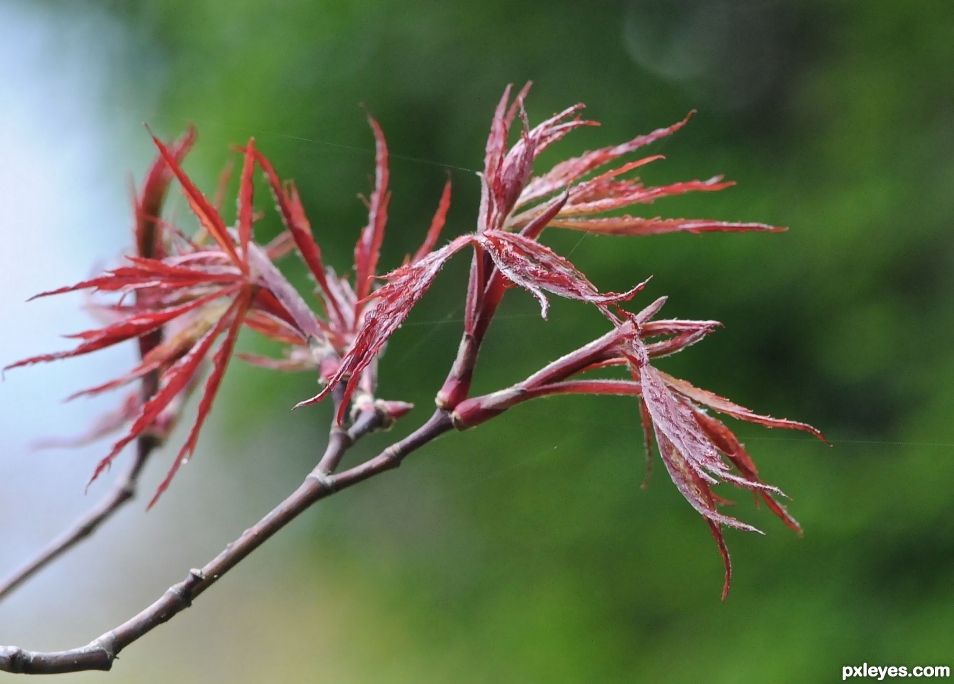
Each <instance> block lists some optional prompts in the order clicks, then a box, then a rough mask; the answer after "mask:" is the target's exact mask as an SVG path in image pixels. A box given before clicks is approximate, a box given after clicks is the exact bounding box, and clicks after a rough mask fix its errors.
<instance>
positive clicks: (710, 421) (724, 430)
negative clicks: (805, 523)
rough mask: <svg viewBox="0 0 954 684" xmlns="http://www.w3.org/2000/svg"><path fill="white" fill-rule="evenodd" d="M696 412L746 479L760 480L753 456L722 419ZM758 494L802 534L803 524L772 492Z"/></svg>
mask: <svg viewBox="0 0 954 684" xmlns="http://www.w3.org/2000/svg"><path fill="white" fill-rule="evenodd" d="M694 413H695V417H696V421H697V422H698V423H699V425H700V426H701V427H702V429H703V430H704V431H705V433H706V435H708V437H709V439H711V440H712V443H713V444H715V445H716V446H717V447H718V448H719V450H720V451H722V453H724V454H725V455H726V456H727V457H728V458H729V460H731V461H732V464H733V465H734V466H735V467H736V468H738V470H739V472H740V473H742V475H743V476H744V477H745V478H746V479H749V480H753V481H760V480H759V472H758V469H757V468H756V467H755V462H754V461H752V457H751V456H749V454H748V452H747V451H746V450H745V447H743V446H742V444H741V443H740V442H739V440H738V439H737V438H736V436H735V435H734V434H733V433H732V431H731V430H730V429H729V428H728V427H726V425H725V424H724V423H722V421H719V420H717V419H715V418H713V417H712V416H709V415H706V414H705V413H703V412H702V411H698V410H697V411H695V412H694ZM757 495H758V496H760V497H761V498H762V500H763V501H765V504H766V505H767V506H768V507H769V510H771V511H772V512H773V513H774V514H775V515H776V516H778V517H779V519H781V520H782V522H784V523H785V524H786V525H787V526H788V527H789V528H791V529H792V530H794V531H795V532H796V533H798V534H799V535H801V534H802V528H801V525H799V524H798V521H797V520H795V518H793V517H792V516H791V514H790V513H789V512H788V511H787V510H786V509H785V507H784V506H783V505H782V504H780V503H779V502H778V501H776V500H775V499H774V498H773V497H772V495H771V494H769V493H768V492H765V491H759V492H757Z"/></svg>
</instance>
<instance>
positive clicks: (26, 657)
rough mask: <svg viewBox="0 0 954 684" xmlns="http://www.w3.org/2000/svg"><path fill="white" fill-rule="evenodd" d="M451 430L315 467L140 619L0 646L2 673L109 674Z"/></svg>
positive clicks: (344, 436) (437, 421)
mask: <svg viewBox="0 0 954 684" xmlns="http://www.w3.org/2000/svg"><path fill="white" fill-rule="evenodd" d="M375 415H377V414H375ZM377 420H380V418H378V419H377ZM357 425H358V422H356V423H355V426H353V430H352V431H353V432H355V433H359V432H360V433H364V432H368V431H370V429H371V428H370V427H368V426H363V427H362V428H361V429H360V430H356V429H354V428H355V427H356V426H357ZM451 427H452V423H451V417H450V414H449V413H448V412H446V411H442V410H437V411H436V412H435V413H434V415H432V416H431V417H430V419H428V420H427V421H426V422H425V423H424V424H423V425H421V426H420V427H419V428H418V429H417V430H415V431H414V432H412V433H411V434H410V435H408V436H407V437H405V438H404V439H402V440H400V441H398V442H395V443H394V444H392V445H391V446H389V447H388V448H386V449H385V450H384V451H382V452H381V453H380V454H378V455H377V456H375V457H373V458H371V459H370V460H368V461H366V462H364V463H362V464H360V465H357V466H355V467H353V468H350V469H349V470H345V471H343V472H341V473H339V474H337V475H335V474H327V473H325V472H323V471H322V470H321V469H320V468H319V467H317V466H316V467H315V469H314V470H313V471H312V472H311V473H309V475H308V476H307V477H306V478H305V480H304V482H302V483H301V484H300V485H299V486H298V488H297V489H296V490H295V491H294V492H292V494H291V495H290V496H288V498H286V499H285V500H284V501H282V502H281V503H280V504H279V505H278V506H276V507H275V508H273V509H272V510H271V512H269V513H268V514H267V515H266V516H265V517H264V518H262V519H261V520H260V521H259V522H257V523H256V524H255V525H253V526H252V527H250V528H248V529H247V530H245V532H243V533H242V535H241V536H240V537H239V538H238V539H236V540H235V541H234V542H232V543H231V544H229V545H228V546H226V547H225V549H224V550H223V551H222V552H221V553H220V554H219V555H218V556H216V557H215V558H213V559H212V560H211V561H209V562H208V563H207V564H206V565H205V566H203V567H202V568H201V569H192V570H190V571H189V574H188V575H187V576H186V578H185V579H183V580H182V581H181V582H179V583H178V584H174V585H172V586H171V587H169V589H167V590H166V591H165V593H164V594H163V595H162V596H160V597H159V598H158V599H157V600H156V601H155V602H154V603H153V604H152V605H150V606H149V607H147V608H146V609H144V610H143V611H141V612H140V613H139V614H138V615H135V616H133V617H132V618H130V619H129V620H127V621H126V622H124V623H123V624H121V625H119V626H118V627H116V628H115V629H113V630H111V631H109V632H106V633H105V634H103V635H102V636H100V637H99V638H97V639H95V640H94V641H92V642H91V643H89V644H88V645H86V646H82V647H80V648H75V649H71V650H68V651H52V652H40V651H26V650H24V649H22V648H19V647H17V646H3V647H0V671H4V672H13V673H23V674H58V673H63V672H78V671H81V670H109V669H110V668H111V667H112V664H113V661H114V660H115V659H116V656H117V655H118V654H119V653H120V651H122V650H123V649H124V648H126V647H127V646H129V645H130V644H131V643H133V642H134V641H136V640H137V639H139V638H140V637H141V636H143V635H145V634H147V633H148V632H150V631H152V630H153V629H155V628H156V627H158V626H159V625H161V624H162V623H164V622H167V621H168V620H170V619H172V618H173V617H174V616H175V615H177V614H178V613H180V612H182V611H183V610H185V609H186V608H188V607H189V606H190V605H191V604H192V601H193V600H194V599H195V598H196V597H198V596H199V595H200V594H201V593H202V592H203V591H205V590H206V589H208V588H209V587H211V586H212V585H213V584H214V583H215V582H217V581H218V580H219V578H221V577H222V576H223V575H224V574H225V573H227V572H228V571H229V570H231V569H232V568H233V567H235V566H236V565H237V564H238V563H239V562H241V561H242V560H243V559H244V558H245V557H247V556H248V555H249V554H250V553H252V551H254V550H255V549H257V548H258V547H259V546H261V544H263V543H264V542H265V541H266V540H267V539H269V538H270V537H271V536H272V535H274V534H275V533H276V532H278V531H279V530H280V529H282V528H283V527H285V525H287V524H288V523H289V522H291V521H292V520H294V519H295V518H297V517H298V516H299V515H301V513H303V512H304V511H305V510H307V509H308V508H310V507H311V506H312V505H314V504H315V503H316V502H318V501H320V500H321V499H324V498H325V497H327V496H330V495H331V494H334V493H335V492H338V491H341V490H342V489H346V488H348V487H350V486H352V485H355V484H357V483H359V482H362V481H364V480H367V479H368V478H370V477H373V476H374V475H377V474H379V473H382V472H384V471H386V470H390V469H392V468H396V467H398V466H399V465H400V464H401V462H402V461H403V460H404V457H405V456H407V455H408V454H409V453H411V452H412V451H415V450H416V449H419V448H420V447H422V446H424V445H425V444H427V443H428V442H430V441H431V440H433V439H434V438H436V437H438V436H439V435H442V434H443V433H445V432H447V431H448V430H450V429H451ZM352 443H353V440H352V439H351V438H350V437H349V436H348V433H347V432H343V431H335V430H333V431H332V433H331V437H330V438H329V441H328V447H327V449H326V451H325V455H324V456H323V457H322V459H321V460H322V461H327V459H329V458H331V457H330V456H329V454H338V453H339V452H343V451H344V450H346V449H348V448H349V447H350V446H351V444H352Z"/></svg>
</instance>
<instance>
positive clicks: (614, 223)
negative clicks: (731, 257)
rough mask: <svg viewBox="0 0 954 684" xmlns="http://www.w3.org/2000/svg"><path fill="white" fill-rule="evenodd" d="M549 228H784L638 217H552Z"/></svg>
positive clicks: (609, 231) (639, 231)
mask: <svg viewBox="0 0 954 684" xmlns="http://www.w3.org/2000/svg"><path fill="white" fill-rule="evenodd" d="M550 226H551V227H553V228H569V229H571V230H582V231H586V232H587V233H599V234H602V235H662V234H664V233H714V232H729V233H745V232H763V233H781V232H784V231H786V230H787V228H784V227H780V226H770V225H767V224H765V223H739V222H732V221H707V220H704V219H664V218H658V217H657V218H644V217H642V216H607V217H603V218H560V217H558V218H556V219H554V220H553V221H551V222H550Z"/></svg>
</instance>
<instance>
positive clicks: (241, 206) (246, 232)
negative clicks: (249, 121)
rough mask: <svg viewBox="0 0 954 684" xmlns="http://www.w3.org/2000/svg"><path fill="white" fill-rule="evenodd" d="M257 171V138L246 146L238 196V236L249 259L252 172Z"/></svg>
mask: <svg viewBox="0 0 954 684" xmlns="http://www.w3.org/2000/svg"><path fill="white" fill-rule="evenodd" d="M254 169H255V138H249V139H248V145H246V146H245V157H244V159H243V161H242V175H241V177H240V178H239V195H238V234H239V245H241V247H242V254H243V255H244V256H245V258H246V259H247V258H248V256H247V255H248V243H249V242H250V241H251V239H252V210H253V206H252V202H253V196H254V191H255V183H254V179H253V178H252V172H253V170H254Z"/></svg>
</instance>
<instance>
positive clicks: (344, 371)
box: [296, 235, 472, 422]
mask: <svg viewBox="0 0 954 684" xmlns="http://www.w3.org/2000/svg"><path fill="white" fill-rule="evenodd" d="M471 240H472V237H471V236H469V235H463V236H461V237H459V238H457V239H456V240H454V241H452V242H451V243H449V244H447V245H445V246H444V247H442V248H441V249H439V250H437V251H435V252H431V253H430V254H428V255H427V256H425V257H424V258H422V259H419V260H417V261H413V262H411V263H409V264H406V265H404V266H401V267H400V268H398V269H396V270H394V271H392V272H391V273H389V274H388V275H387V276H385V278H386V279H387V283H386V284H385V285H384V286H383V287H381V288H379V289H378V290H376V291H375V292H374V294H373V295H372V302H373V304H371V306H370V307H369V308H368V309H367V311H366V312H365V314H364V321H363V323H362V326H361V328H360V330H358V333H357V335H356V336H355V339H354V342H353V343H352V345H351V349H350V350H349V351H348V353H347V354H346V355H345V357H344V358H343V359H342V360H341V365H340V366H339V368H338V370H337V372H336V373H335V374H334V375H333V376H332V377H331V378H330V379H329V381H328V384H327V385H326V386H325V388H324V389H322V390H321V392H319V393H318V394H316V395H315V396H313V397H311V398H310V399H306V400H304V401H301V402H299V403H298V404H297V405H296V408H298V407H301V406H307V405H309V404H314V403H316V402H319V401H321V400H322V399H324V398H325V397H326V396H327V395H328V394H329V393H330V392H331V390H332V389H334V387H335V386H337V384H338V383H339V382H342V381H343V380H344V379H346V378H347V386H346V388H345V392H344V400H343V401H342V402H341V408H340V410H339V412H338V416H337V420H338V422H343V421H344V417H345V415H346V414H347V410H348V399H349V398H350V396H351V394H352V393H353V392H354V390H355V388H356V387H357V384H358V382H359V381H360V377H361V373H362V372H363V371H364V369H365V368H367V367H368V366H369V365H370V364H371V363H372V361H373V360H374V358H375V357H376V356H377V355H378V354H379V353H380V352H381V350H382V349H383V348H384V345H385V343H386V342H387V341H388V339H389V338H390V337H391V335H393V334H394V333H395V332H396V331H397V329H398V328H400V327H401V324H402V323H404V321H405V319H406V318H407V317H408V314H410V312H411V309H412V308H414V306H415V305H416V304H417V303H418V302H419V301H420V300H421V297H423V296H424V294H425V293H426V292H427V290H428V288H429V287H430V286H431V283H432V282H433V281H434V278H436V277H437V274H438V273H439V272H440V270H441V268H442V267H443V266H444V264H445V263H447V261H448V259H450V258H451V257H452V256H453V255H454V254H455V253H457V252H459V251H460V250H461V249H463V248H464V247H466V246H467V245H468V244H470V242H471Z"/></svg>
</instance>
